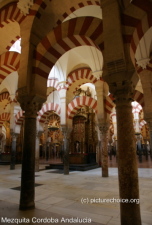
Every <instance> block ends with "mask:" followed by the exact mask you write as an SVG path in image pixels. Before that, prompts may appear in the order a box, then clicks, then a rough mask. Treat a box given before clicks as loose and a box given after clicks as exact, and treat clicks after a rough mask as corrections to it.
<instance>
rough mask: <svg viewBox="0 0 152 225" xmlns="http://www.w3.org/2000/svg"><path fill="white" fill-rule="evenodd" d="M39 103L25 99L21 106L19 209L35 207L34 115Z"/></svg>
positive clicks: (35, 115)
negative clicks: (21, 153) (21, 143)
mask: <svg viewBox="0 0 152 225" xmlns="http://www.w3.org/2000/svg"><path fill="white" fill-rule="evenodd" d="M40 105H41V104H39V103H37V102H34V101H32V100H31V101H30V99H29V101H25V102H24V103H22V105H21V106H22V108H23V110H24V111H25V114H24V115H25V121H24V142H23V156H22V173H21V193H20V206H19V209H20V210H27V209H32V208H35V202H34V197H35V140H36V117H37V112H38V110H39V109H40Z"/></svg>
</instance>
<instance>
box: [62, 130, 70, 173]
mask: <svg viewBox="0 0 152 225" xmlns="http://www.w3.org/2000/svg"><path fill="white" fill-rule="evenodd" d="M62 133H63V136H64V142H63V145H64V154H63V164H64V175H68V174H69V136H70V129H69V128H67V127H62Z"/></svg>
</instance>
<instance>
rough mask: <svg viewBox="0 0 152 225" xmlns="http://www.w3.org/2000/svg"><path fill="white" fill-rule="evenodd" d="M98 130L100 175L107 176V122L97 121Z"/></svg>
mask: <svg viewBox="0 0 152 225" xmlns="http://www.w3.org/2000/svg"><path fill="white" fill-rule="evenodd" d="M99 130H100V132H101V171H102V177H108V176H109V175H108V140H107V134H108V124H107V123H106V122H105V123H99Z"/></svg>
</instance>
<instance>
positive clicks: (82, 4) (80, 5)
mask: <svg viewBox="0 0 152 225" xmlns="http://www.w3.org/2000/svg"><path fill="white" fill-rule="evenodd" d="M50 1H52V0H50ZM54 1H55V0H54ZM72 3H73V2H72ZM88 5H97V6H100V2H99V0H98V1H97V0H90V1H88V0H87V1H86V0H85V1H84V0H82V1H81V2H78V3H77V4H75V5H74V6H73V7H71V8H70V9H69V11H70V14H71V13H74V12H75V11H76V10H77V9H80V8H83V7H85V6H88ZM69 11H66V12H64V13H63V14H62V16H61V18H59V19H58V21H57V24H58V25H59V24H61V23H62V21H63V20H64V19H66V18H67V17H68V16H69Z"/></svg>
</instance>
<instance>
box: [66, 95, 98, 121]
mask: <svg viewBox="0 0 152 225" xmlns="http://www.w3.org/2000/svg"><path fill="white" fill-rule="evenodd" d="M82 106H89V107H90V108H92V109H93V110H94V111H95V113H97V101H96V100H95V99H94V98H91V97H88V96H81V97H78V98H75V99H74V100H73V101H72V102H70V103H69V104H68V107H67V113H68V117H69V118H70V119H72V118H73V117H74V115H75V114H76V112H77V110H78V109H79V108H80V107H82Z"/></svg>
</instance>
